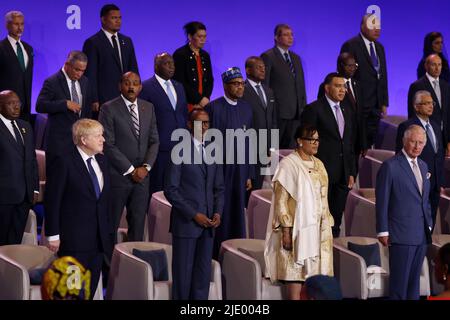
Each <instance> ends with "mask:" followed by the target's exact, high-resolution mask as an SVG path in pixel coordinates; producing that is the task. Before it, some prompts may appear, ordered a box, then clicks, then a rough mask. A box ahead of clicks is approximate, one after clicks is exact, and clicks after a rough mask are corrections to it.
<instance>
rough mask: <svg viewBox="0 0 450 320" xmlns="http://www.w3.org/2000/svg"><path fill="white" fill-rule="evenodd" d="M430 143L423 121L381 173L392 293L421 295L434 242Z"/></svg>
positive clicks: (380, 222)
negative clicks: (429, 248)
mask: <svg viewBox="0 0 450 320" xmlns="http://www.w3.org/2000/svg"><path fill="white" fill-rule="evenodd" d="M426 143H427V134H426V132H425V130H424V129H423V127H422V126H421V125H416V124H413V125H411V126H409V127H408V129H406V130H405V133H404V135H403V148H402V150H401V151H400V152H398V153H397V154H396V155H395V156H394V157H392V158H390V159H388V160H386V161H385V162H384V163H383V164H382V165H381V168H380V170H379V171H378V175H377V184H376V189H375V193H376V199H377V201H376V217H377V222H376V230H377V235H378V240H379V241H380V242H381V244H382V245H383V246H389V296H390V298H391V299H395V300H405V299H408V300H418V299H419V296H420V271H421V269H422V264H423V260H424V258H425V253H426V250H427V245H428V244H429V243H430V242H431V229H432V225H433V221H432V218H431V208H430V203H429V192H430V173H429V172H428V166H427V164H426V163H425V162H424V161H423V160H422V159H420V158H418V157H419V156H420V154H421V153H422V150H423V148H424V147H425V146H426Z"/></svg>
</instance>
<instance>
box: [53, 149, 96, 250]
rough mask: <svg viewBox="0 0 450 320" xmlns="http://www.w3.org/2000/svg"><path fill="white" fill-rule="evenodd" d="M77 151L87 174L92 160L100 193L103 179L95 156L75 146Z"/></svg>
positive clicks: (54, 237) (57, 236) (55, 237)
mask: <svg viewBox="0 0 450 320" xmlns="http://www.w3.org/2000/svg"><path fill="white" fill-rule="evenodd" d="M77 150H78V152H79V153H80V156H81V158H82V159H83V162H84V165H85V167H86V170H87V171H88V174H89V167H88V165H87V162H86V161H87V159H89V158H92V160H91V165H92V168H93V169H94V172H95V175H96V176H97V180H98V185H99V187H100V191H102V190H103V185H104V179H103V172H102V170H101V169H100V166H99V165H98V162H97V160H96V159H95V156H88V155H87V154H86V153H85V152H84V151H83V150H81V148H80V147H78V146H77ZM47 240H48V241H56V240H59V234H56V235H53V236H48V237H47Z"/></svg>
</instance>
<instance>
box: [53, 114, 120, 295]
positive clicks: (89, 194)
mask: <svg viewBox="0 0 450 320" xmlns="http://www.w3.org/2000/svg"><path fill="white" fill-rule="evenodd" d="M72 132H73V141H74V143H75V145H74V146H73V147H72V149H71V150H70V151H69V152H68V153H66V154H65V155H64V156H61V157H58V158H56V160H55V161H54V163H53V166H54V167H55V169H54V170H55V172H58V179H51V180H49V181H48V183H47V185H46V191H45V235H46V237H47V240H48V247H49V248H50V250H52V251H54V252H57V253H58V256H72V257H74V258H76V259H77V260H78V261H80V262H81V264H83V266H85V267H86V268H87V269H88V270H90V271H91V297H92V296H93V295H94V292H95V290H96V288H97V284H98V281H99V277H100V272H101V270H102V264H103V259H104V256H105V255H107V256H108V255H109V254H110V252H111V250H112V241H113V229H112V223H111V221H110V215H109V214H110V209H109V203H110V197H109V196H110V184H111V183H110V178H109V168H108V163H107V160H106V157H105V156H104V155H103V154H102V152H103V143H104V142H105V139H104V138H103V127H102V125H101V124H100V123H99V122H97V121H95V120H91V119H81V120H78V121H77V122H75V124H74V125H73V127H72Z"/></svg>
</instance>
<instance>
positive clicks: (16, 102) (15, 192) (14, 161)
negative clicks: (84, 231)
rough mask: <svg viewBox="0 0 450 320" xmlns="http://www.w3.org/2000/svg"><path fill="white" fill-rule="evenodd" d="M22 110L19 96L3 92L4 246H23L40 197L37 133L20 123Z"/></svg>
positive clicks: (0, 241) (0, 235)
mask: <svg viewBox="0 0 450 320" xmlns="http://www.w3.org/2000/svg"><path fill="white" fill-rule="evenodd" d="M20 106H21V102H20V99H19V97H18V96H17V94H16V93H14V92H13V91H9V90H6V91H2V92H0V155H1V156H0V246H1V245H6V244H19V243H21V241H22V237H23V232H24V230H25V226H26V223H27V217H28V213H29V211H30V209H31V206H32V205H33V204H34V203H35V202H36V200H37V196H38V193H39V178H38V169H37V161H36V152H35V151H34V141H33V130H32V129H31V126H30V124H29V123H28V122H25V121H23V120H20V119H18V118H19V116H20Z"/></svg>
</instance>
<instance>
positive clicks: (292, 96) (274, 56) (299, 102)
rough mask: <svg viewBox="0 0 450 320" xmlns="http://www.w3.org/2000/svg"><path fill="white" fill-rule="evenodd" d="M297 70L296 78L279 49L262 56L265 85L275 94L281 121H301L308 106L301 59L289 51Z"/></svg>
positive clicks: (271, 50)
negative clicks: (304, 109)
mask: <svg viewBox="0 0 450 320" xmlns="http://www.w3.org/2000/svg"><path fill="white" fill-rule="evenodd" d="M289 55H290V57H291V60H292V64H293V65H294V69H295V76H294V75H293V74H292V72H291V71H290V69H289V65H288V64H287V63H286V60H285V59H284V57H283V56H282V55H281V52H280V50H279V49H278V48H277V47H273V48H272V49H269V50H267V51H266V52H264V53H263V54H262V55H261V58H262V59H263V60H264V64H265V65H266V80H265V84H266V85H267V86H269V87H270V88H271V89H272V90H273V92H274V94H275V100H276V104H277V108H278V110H277V112H278V117H279V118H280V119H295V118H297V119H300V115H301V113H302V111H303V108H304V107H305V105H306V90H305V76H304V74H303V67H302V62H301V60H300V57H299V56H298V55H297V54H295V53H294V52H293V51H290V50H289Z"/></svg>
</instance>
